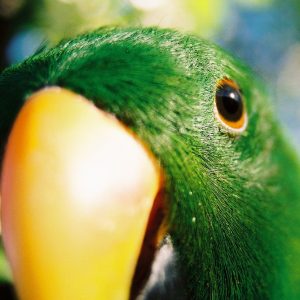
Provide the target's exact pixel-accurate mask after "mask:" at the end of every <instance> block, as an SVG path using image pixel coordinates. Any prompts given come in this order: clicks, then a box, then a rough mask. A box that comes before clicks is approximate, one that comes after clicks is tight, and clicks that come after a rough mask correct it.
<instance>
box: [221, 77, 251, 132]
mask: <svg viewBox="0 0 300 300" xmlns="http://www.w3.org/2000/svg"><path fill="white" fill-rule="evenodd" d="M215 114H216V118H217V119H218V120H219V121H220V122H221V124H222V125H223V126H224V127H225V128H226V129H227V130H229V131H230V132H231V133H233V134H239V133H241V132H243V131H244V130H245V128H246V126H247V114H246V111H245V106H244V103H243V97H242V94H241V91H240V89H239V87H238V85H237V84H236V83H235V82H234V81H232V80H230V79H228V78H223V79H222V80H221V81H219V83H218V86H217V90H216V99H215Z"/></svg>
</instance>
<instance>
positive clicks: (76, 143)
mask: <svg viewBox="0 0 300 300" xmlns="http://www.w3.org/2000/svg"><path fill="white" fill-rule="evenodd" d="M0 95H1V102H0V104H1V109H0V120H1V121H0V137H1V139H0V140H1V141H0V142H1V155H2V156H1V158H2V175H1V178H2V179H1V193H2V230H3V240H4V244H5V249H6V252H7V256H8V259H9V261H10V265H11V268H12V271H13V275H14V279H15V282H16V288H17V291H18V294H19V297H20V299H22V300H23V299H24V300H29V299H30V300H48V299H49V300H51V299H52V300H53V299H90V300H94V299H95V300H96V299H120V300H122V299H129V298H130V299H254V298H255V299H277V298H278V299H282V297H287V296H286V295H295V294H296V295H299V294H297V293H299V288H295V286H297V284H296V283H297V282H298V283H299V273H297V255H298V254H299V252H298V251H297V249H299V248H297V245H299V232H300V231H299V223H300V222H299V220H298V218H297V213H296V211H297V210H298V209H299V203H300V201H299V200H300V199H299V196H300V192H299V188H298V183H299V174H300V173H299V165H298V162H297V160H296V158H295V157H294V154H293V151H292V150H291V149H290V147H289V146H288V143H287V142H286V140H285V139H284V138H283V137H282V134H281V130H280V127H279V125H278V123H277V122H276V119H275V118H274V116H273V113H272V110H271V109H270V102H269V99H268V96H267V93H266V91H265V88H264V86H263V84H262V83H261V80H260V79H259V78H257V77H256V75H254V74H253V72H252V71H250V70H249V69H248V68H247V67H246V66H245V65H244V64H242V63H241V62H240V61H239V60H237V59H235V58H233V57H232V56H230V55H229V54H227V53H226V52H225V51H223V50H221V49H220V48H218V47H217V46H215V45H213V44H211V43H209V42H207V41H204V40H201V39H199V38H197V37H194V36H189V35H184V34H180V33H178V32H175V31H172V30H162V29H156V28H146V29H120V28H102V29H99V30H97V31H94V32H92V33H88V34H83V35H80V36H78V37H76V38H74V39H70V40H64V41H62V42H61V43H59V44H58V45H57V46H55V47H53V48H44V49H41V50H40V51H38V52H37V53H36V54H35V55H33V56H32V57H30V58H28V59H27V60H25V61H24V62H22V63H21V64H18V65H15V66H12V67H10V68H8V69H7V70H5V71H4V72H3V73H2V75H1V77H0ZM297 226H298V227H297ZM298 261H299V259H298ZM298 266H299V263H298ZM297 274H298V275H297ZM297 276H298V277H297ZM293 293H294V294H293Z"/></svg>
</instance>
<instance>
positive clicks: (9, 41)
mask: <svg viewBox="0 0 300 300" xmlns="http://www.w3.org/2000/svg"><path fill="white" fill-rule="evenodd" d="M109 24H113V25H134V26H141V25H143V26H148V25H155V26H160V27H172V28H177V29H179V30H181V31H185V32H191V33H194V34H196V35H199V36H201V37H204V38H207V39H210V40H212V41H214V42H215V43H217V44H219V45H221V46H222V47H223V48H225V49H227V50H229V51H230V52H232V53H233V54H234V55H235V56H238V57H240V58H242V59H243V60H244V61H246V62H247V63H248V64H249V65H250V66H251V67H252V68H253V69H254V70H256V72H258V73H259V74H260V76H261V77H263V78H264V80H265V81H267V83H268V84H269V87H270V91H271V93H272V95H273V102H274V106H275V108H276V112H277V114H278V117H279V118H280V119H281V120H282V123H283V125H284V127H285V128H286V130H287V131H288V133H289V136H290V139H291V142H292V143H293V144H294V145H296V146H297V148H298V150H299V151H300V1H299V0H285V1H281V0H0V71H1V70H3V69H4V68H5V67H6V66H8V65H10V64H13V63H16V62H20V61H22V60H23V59H24V58H26V57H27V56H29V55H31V54H32V53H34V51H35V50H36V49H37V48H39V46H40V45H41V44H43V43H45V42H47V43H50V44H52V43H53V44H54V43H56V42H57V41H59V40H60V39H62V38H63V37H69V36H73V35H75V34H77V33H79V32H82V31H86V30H88V29H92V28H96V27H99V26H103V25H109Z"/></svg>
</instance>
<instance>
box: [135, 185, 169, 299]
mask: <svg viewBox="0 0 300 300" xmlns="http://www.w3.org/2000/svg"><path fill="white" fill-rule="evenodd" d="M167 237H168V234H167V224H166V201H165V193H164V190H163V189H161V190H160V191H159V193H158V194H157V196H156V199H155V201H154V204H153V207H152V210H151V213H150V217H149V220H148V224H147V228H146V233H145V237H144V240H143V244H142V247H141V252H140V255H139V258H138V261H137V265H136V270H135V274H134V277H133V280H132V285H131V292H130V300H134V299H137V298H138V299H147V298H148V296H147V295H148V294H149V291H148V290H149V289H150V290H151V289H153V286H154V285H155V284H153V283H152V284H149V282H151V281H153V273H154V272H156V271H157V269H162V268H164V267H165V265H164V264H161V266H158V268H157V267H156V271H154V268H153V266H154V265H155V262H156V261H158V260H159V258H158V257H159V253H160V252H161V250H162V249H163V248H164V247H166V245H169V244H170V247H169V248H170V249H171V252H172V254H173V247H172V245H171V242H170V239H169V238H167ZM164 251H165V250H164ZM171 252H170V253H171ZM171 256H172V255H170V257H171ZM160 271H162V272H163V270H160ZM151 278H152V280H151ZM149 285H150V288H149Z"/></svg>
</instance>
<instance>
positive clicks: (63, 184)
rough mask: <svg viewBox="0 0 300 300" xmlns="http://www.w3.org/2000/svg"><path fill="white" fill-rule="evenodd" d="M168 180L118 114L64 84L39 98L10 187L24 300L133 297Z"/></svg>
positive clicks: (13, 260)
mask: <svg viewBox="0 0 300 300" xmlns="http://www.w3.org/2000/svg"><path fill="white" fill-rule="evenodd" d="M160 180H161V179H160V171H159V168H158V166H157V164H156V162H155V160H154V159H153V158H152V156H151V154H150V153H149V151H147V149H146V148H145V147H144V146H143V145H142V144H141V143H140V142H139V141H138V140H137V138H136V137H135V136H134V135H133V134H132V133H130V132H129V130H127V129H126V128H125V127H124V126H123V125H122V124H120V123H119V121H118V120H116V119H115V118H114V117H113V116H111V115H109V114H107V113H105V112H103V111H100V110H99V109H98V108H96V107H95V106H94V105H93V104H92V103H91V102H90V101H88V100H86V99H85V98H83V97H81V96H79V95H77V94H74V93H73V92H70V91H67V90H64V89H61V88H58V87H53V88H46V89H43V90H41V91H39V92H37V93H35V94H34V95H32V96H31V97H30V99H28V101H27V102H26V104H25V105H24V106H23V108H22V109H21V111H20V113H19V115H18V117H17V119H16V121H15V124H14V126H13V129H12V131H11V133H10V136H9V140H8V144H7V148H6V152H5V156H4V164H3V170H2V181H1V189H2V231H3V239H4V243H5V248H6V251H7V254H8V258H9V261H10V264H11V267H12V271H13V276H14V279H15V282H16V287H17V291H18V294H19V297H20V299H22V300H53V299H60V300H70V299H88V300H99V299H120V300H124V299H128V297H129V292H130V285H131V281H132V277H133V274H134V271H135V267H136V262H137V259H138V256H139V253H140V249H141V245H142V242H143V238H144V234H145V230H146V226H147V222H148V218H149V215H150V212H151V209H152V206H153V203H154V199H155V197H156V195H157V193H158V190H159V188H160Z"/></svg>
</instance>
